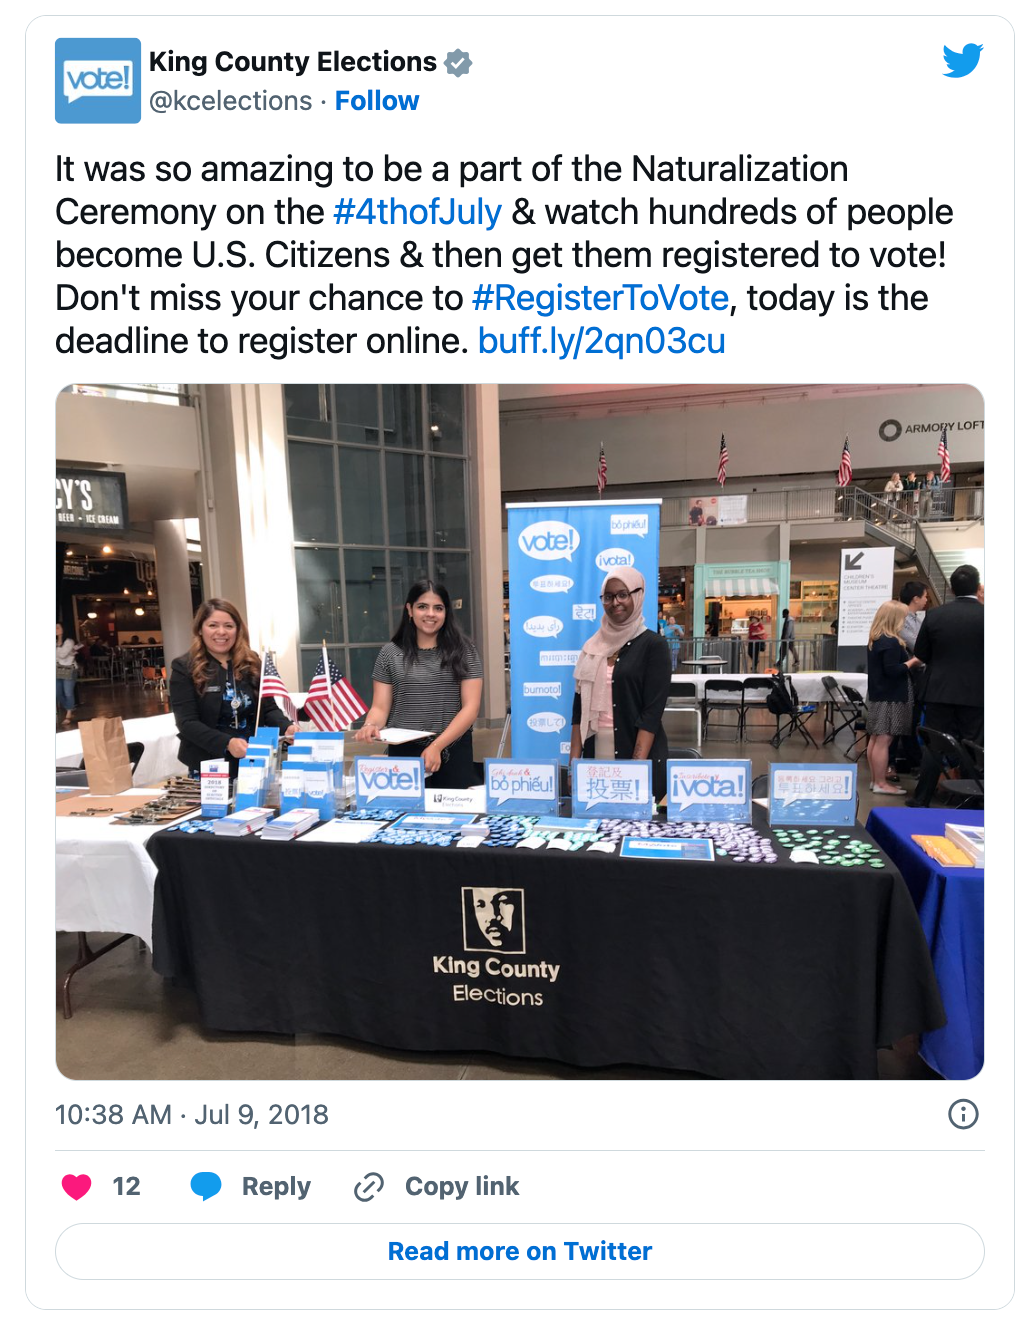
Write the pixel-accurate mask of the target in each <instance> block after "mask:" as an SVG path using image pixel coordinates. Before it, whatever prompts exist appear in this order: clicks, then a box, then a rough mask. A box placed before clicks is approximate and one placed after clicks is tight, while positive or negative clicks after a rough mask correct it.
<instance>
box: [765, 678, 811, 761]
mask: <svg viewBox="0 0 1032 1332" xmlns="http://www.w3.org/2000/svg"><path fill="white" fill-rule="evenodd" d="M767 707H768V709H769V710H770V711H771V712H772V713H773V714H774V719H775V721H776V722H777V730H775V732H774V735H773V736H772V737H771V742H770V743H771V744H772V745H773V746H774V748H775V749H780V748H781V743H782V741H783V740H787V739H788V737H789V736H790V735H801V736H802V737H803V739H804V740H805V741H806V743H807V744H808V745H813V747H814V749H817V748H818V747H819V746H818V744H817V741H816V740H815V739H814V738H813V736H812V735H811V734H810V732H809V731H808V730H807V729H806V725H805V722H806V720H808V719H809V718H810V717H812V716H813V714H814V713H815V712H816V711H817V705H816V703H807V705H806V706H805V707H802V706H801V705H800V703H799V695H798V694H797V693H796V691H795V685H794V684H793V683H792V677H791V676H790V675H782V673H781V672H780V671H779V672H778V673H777V675H772V676H771V687H770V693H769V694H768V695H767ZM782 718H784V720H782Z"/></svg>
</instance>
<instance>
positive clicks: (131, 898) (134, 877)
mask: <svg viewBox="0 0 1032 1332" xmlns="http://www.w3.org/2000/svg"><path fill="white" fill-rule="evenodd" d="M83 794H84V793H83ZM127 794H129V793H127ZM132 794H134V795H135V794H142V792H136V791H134V792H132ZM154 794H155V795H160V794H161V792H160V791H157V790H156V791H154ZM97 799H98V800H102V799H103V797H102V796H98V797H97ZM58 809H60V806H58ZM113 817H115V816H114V815H112V818H113ZM161 826H162V827H164V828H168V827H174V826H175V825H170V824H167V823H165V824H162V825H161ZM155 832H157V829H156V828H133V827H127V826H125V825H122V826H119V825H117V824H114V823H112V822H111V819H103V818H92V819H83V818H72V817H70V816H67V815H60V814H59V815H58V817H57V894H56V896H57V926H56V928H57V929H59V930H70V931H72V932H73V933H74V932H77V931H78V930H83V931H85V932H86V933H87V934H89V933H93V932H99V933H102V934H134V935H136V937H137V938H139V939H142V940H143V941H144V943H145V944H146V945H147V947H148V948H149V947H150V943H151V916H152V913H153V909H154V880H155V878H156V877H157V871H156V870H155V868H154V862H153V861H152V860H151V858H150V856H148V854H147V841H148V838H151V837H153V836H154V834H155Z"/></svg>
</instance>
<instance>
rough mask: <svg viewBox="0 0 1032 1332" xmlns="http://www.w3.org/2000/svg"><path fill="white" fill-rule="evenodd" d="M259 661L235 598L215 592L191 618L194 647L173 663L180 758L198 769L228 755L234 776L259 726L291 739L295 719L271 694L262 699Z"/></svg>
mask: <svg viewBox="0 0 1032 1332" xmlns="http://www.w3.org/2000/svg"><path fill="white" fill-rule="evenodd" d="M260 678H261V662H260V661H259V659H258V653H257V652H255V650H254V649H253V648H252V647H251V645H250V643H249V642H248V640H247V625H246V624H245V623H244V620H243V616H242V615H241V614H240V612H239V611H238V610H237V608H236V607H235V606H234V605H233V603H232V602H231V601H224V600H223V599H222V598H221V597H211V598H209V599H208V600H207V601H205V602H202V604H201V606H200V607H199V609H198V611H197V614H196V615H195V616H194V622H193V641H192V642H191V644H190V651H189V652H185V653H184V654H183V655H182V656H181V657H177V658H176V659H175V661H174V662H173V663H172V677H171V680H170V682H169V687H168V696H169V701H170V703H171V704H172V711H173V713H174V714H175V719H176V726H177V727H178V730H179V761H180V763H184V764H185V765H186V767H187V768H188V769H189V770H190V771H191V772H197V771H199V769H200V765H201V763H203V762H204V760H205V759H228V760H229V765H230V775H231V776H232V777H235V776H236V771H237V767H238V766H239V763H240V760H241V759H242V758H243V757H244V755H245V754H246V753H247V740H248V737H249V736H251V735H253V734H254V730H255V725H256V724H257V725H258V726H275V727H276V728H277V729H278V730H279V732H280V734H281V735H286V736H287V738H288V739H293V736H294V730H295V727H294V724H293V722H292V721H291V720H290V718H289V717H288V716H287V715H286V713H284V712H282V711H281V710H280V708H279V707H278V706H277V705H276V702H275V700H274V699H272V698H263V699H261V700H260V706H259V698H258V683H259V680H260Z"/></svg>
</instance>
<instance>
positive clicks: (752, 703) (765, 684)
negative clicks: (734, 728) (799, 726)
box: [742, 675, 774, 740]
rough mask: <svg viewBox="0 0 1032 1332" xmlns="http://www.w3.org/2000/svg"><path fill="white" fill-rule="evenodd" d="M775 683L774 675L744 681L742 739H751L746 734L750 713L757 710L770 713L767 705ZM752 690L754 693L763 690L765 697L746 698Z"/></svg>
mask: <svg viewBox="0 0 1032 1332" xmlns="http://www.w3.org/2000/svg"><path fill="white" fill-rule="evenodd" d="M773 682H774V677H773V676H772V675H749V676H747V677H746V678H745V679H744V680H743V681H742V739H743V740H748V738H749V737H748V735H747V734H746V727H747V725H748V721H749V713H750V711H754V710H755V709H756V708H762V709H763V711H764V712H766V713H769V712H770V708H769V707H768V706H767V704H768V702H769V700H770V687H771V685H772V684H773ZM750 690H752V691H753V692H755V691H757V690H762V691H763V697H762V698H746V697H745V695H746V694H748V693H749V691H750Z"/></svg>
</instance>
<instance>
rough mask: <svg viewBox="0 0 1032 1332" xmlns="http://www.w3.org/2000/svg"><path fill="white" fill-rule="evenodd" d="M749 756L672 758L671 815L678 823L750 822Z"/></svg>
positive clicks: (669, 780) (669, 773)
mask: <svg viewBox="0 0 1032 1332" xmlns="http://www.w3.org/2000/svg"><path fill="white" fill-rule="evenodd" d="M751 813H752V763H751V762H750V761H749V760H748V759H711V760H709V761H704V760H699V759H668V760H667V818H668V819H672V820H676V821H677V822H692V821H695V822H699V823H749V822H750V821H751V819H750V816H751Z"/></svg>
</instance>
